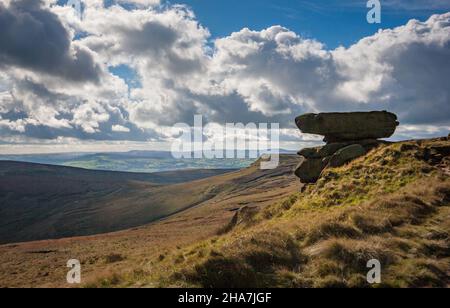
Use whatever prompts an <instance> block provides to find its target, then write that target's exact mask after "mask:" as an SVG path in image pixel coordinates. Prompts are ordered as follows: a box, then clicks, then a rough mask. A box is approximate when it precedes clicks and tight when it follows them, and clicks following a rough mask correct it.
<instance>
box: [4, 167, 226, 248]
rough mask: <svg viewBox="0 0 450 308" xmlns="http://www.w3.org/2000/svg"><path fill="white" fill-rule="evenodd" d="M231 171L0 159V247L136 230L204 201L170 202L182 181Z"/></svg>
mask: <svg viewBox="0 0 450 308" xmlns="http://www.w3.org/2000/svg"><path fill="white" fill-rule="evenodd" d="M231 171H233V170H184V171H173V172H163V173H153V174H144V173H124V172H107V171H91V170H84V169H77V168H69V167H59V166H51V165H39V164H30V163H22V162H4V161H2V162H0V243H11V242H21V241H30V240H40V239H50V238H62V237H68V236H77V235H90V234H97V233H104V232H111V231H117V230H121V229H125V228H130V227H136V226H140V225H143V224H146V223H149V222H152V221H154V220H156V219H159V218H162V217H165V216H168V215H171V214H173V213H175V212H177V211H179V210H181V209H184V208H186V207H189V206H192V205H193V204H195V203H197V202H199V201H202V200H203V199H205V198H207V196H205V195H203V194H201V193H195V194H192V196H193V197H187V198H185V200H186V203H185V204H179V203H177V202H176V201H173V200H175V199H176V198H177V197H178V196H179V193H180V194H184V193H186V194H189V193H192V190H191V188H190V187H186V186H183V183H187V182H190V181H193V180H198V179H202V178H207V177H212V176H216V175H220V174H224V173H228V172H231ZM177 183H182V184H181V187H178V188H176V191H175V192H173V189H172V188H165V187H168V186H169V185H174V184H177ZM174 189H175V188H174ZM177 191H178V192H179V193H177ZM196 192H197V191H196ZM166 195H167V196H168V197H167V198H166V197H165V196H166Z"/></svg>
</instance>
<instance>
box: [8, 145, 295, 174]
mask: <svg viewBox="0 0 450 308" xmlns="http://www.w3.org/2000/svg"><path fill="white" fill-rule="evenodd" d="M280 153H281V154H293V152H289V151H287V150H280ZM185 154H186V157H188V156H189V155H187V154H190V155H193V153H185ZM237 154H239V155H240V156H239V157H245V158H227V159H188V158H185V159H174V158H173V156H172V153H171V152H166V151H129V152H116V153H61V154H26V155H0V161H2V160H3V161H21V162H29V163H38V164H49V165H59V166H68V167H77V168H85V169H91V170H107V171H121V172H143V173H153V172H163V171H173V170H184V169H241V168H246V167H248V166H250V165H251V164H252V163H253V162H254V161H255V158H252V157H250V155H249V151H237V152H236V155H235V157H238V156H237Z"/></svg>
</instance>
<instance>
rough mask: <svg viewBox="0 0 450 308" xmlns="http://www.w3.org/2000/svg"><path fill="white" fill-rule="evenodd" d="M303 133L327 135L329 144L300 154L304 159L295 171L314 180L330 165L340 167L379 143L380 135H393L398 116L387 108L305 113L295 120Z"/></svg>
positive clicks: (304, 179) (311, 181)
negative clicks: (385, 109) (364, 110)
mask: <svg viewBox="0 0 450 308" xmlns="http://www.w3.org/2000/svg"><path fill="white" fill-rule="evenodd" d="M295 122H296V124H297V126H298V127H299V128H300V130H301V131H302V132H303V133H310V134H318V135H323V136H325V139H324V141H325V142H327V145H325V146H323V147H318V148H307V149H303V150H301V151H300V152H299V153H298V154H299V155H300V156H302V157H303V161H302V162H301V163H300V164H299V165H298V167H297V169H296V170H295V174H296V176H297V177H299V178H300V180H301V181H302V183H315V182H316V181H317V180H318V179H319V177H320V174H321V173H322V171H323V170H324V169H325V168H326V167H327V166H330V167H339V166H342V165H344V164H346V163H348V162H349V161H351V160H353V159H356V158H358V157H360V156H363V155H365V154H366V153H367V151H369V150H370V149H372V148H374V147H375V146H377V145H378V144H379V143H380V141H378V140H377V139H379V138H388V137H390V136H392V134H393V133H394V132H395V129H396V127H397V126H398V124H399V123H398V121H397V116H396V115H395V114H393V113H389V112H387V111H373V112H351V113H321V114H305V115H302V116H299V117H297V118H296V120H295Z"/></svg>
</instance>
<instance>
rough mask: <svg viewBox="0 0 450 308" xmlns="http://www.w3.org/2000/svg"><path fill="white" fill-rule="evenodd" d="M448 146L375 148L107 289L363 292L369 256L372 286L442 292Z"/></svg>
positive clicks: (449, 228)
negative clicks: (374, 262) (376, 274)
mask: <svg viewBox="0 0 450 308" xmlns="http://www.w3.org/2000/svg"><path fill="white" fill-rule="evenodd" d="M449 149H450V142H449V141H444V140H432V141H424V142H404V143H398V144H392V145H383V146H380V147H379V148H378V149H375V150H373V151H372V152H371V153H369V154H368V155H367V156H366V157H364V158H361V159H359V160H356V161H354V162H352V163H351V164H349V165H347V166H345V167H342V168H338V169H331V170H328V171H327V172H326V173H325V175H324V177H323V178H322V179H321V180H320V181H319V182H318V183H317V184H316V185H312V186H309V187H307V188H306V190H305V191H304V192H303V193H296V194H292V195H290V196H289V197H287V198H286V199H285V200H284V201H283V202H278V203H275V204H273V205H271V206H268V207H266V208H264V209H262V210H260V211H254V212H252V213H250V214H248V213H247V214H244V213H243V214H242V217H241V219H238V220H237V221H238V223H237V224H235V225H234V226H233V228H232V229H231V231H229V233H227V234H225V235H221V236H216V237H212V238H209V239H207V240H205V241H202V242H198V243H195V244H193V245H191V246H189V247H186V248H184V249H181V250H179V251H176V252H172V253H170V254H169V255H164V256H161V257H160V258H159V259H157V260H152V261H150V263H151V271H148V272H145V273H144V274H143V275H141V276H138V277H136V276H135V275H126V274H122V276H115V279H114V280H111V281H109V283H110V284H109V285H111V284H112V285H114V284H117V285H124V284H125V285H126V284H130V283H134V284H138V285H150V286H201V287H368V286H369V285H368V284H367V282H366V278H365V276H366V273H367V271H368V269H367V268H366V264H367V261H368V260H370V259H373V258H376V259H378V260H380V261H381V263H382V284H381V286H386V287H446V286H449V285H450V280H449V277H450V237H449V234H450V179H449V170H450V159H449V154H450V153H449ZM94 286H98V284H94Z"/></svg>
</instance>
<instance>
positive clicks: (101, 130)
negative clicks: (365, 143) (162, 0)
mask: <svg viewBox="0 0 450 308" xmlns="http://www.w3.org/2000/svg"><path fill="white" fill-rule="evenodd" d="M21 1H26V0H21ZM124 2H128V3H133V4H137V6H136V7H135V9H133V10H126V9H125V8H124V7H122V6H120V5H112V6H109V7H104V4H103V1H100V0H93V1H88V2H86V7H85V11H84V18H83V19H82V20H79V19H78V18H76V16H75V15H74V14H73V10H72V9H71V8H69V7H62V6H58V5H56V2H55V1H52V0H49V1H46V2H45V3H46V5H47V9H45V10H50V11H48V12H47V13H46V14H47V15H48V14H50V13H49V12H52V13H51V14H54V16H57V17H58V18H57V19H54V16H53V17H52V20H53V21H52V22H53V24H55V25H56V26H55V27H56V28H58V29H65V31H66V35H67V37H68V38H69V39H70V41H69V42H68V44H69V45H68V46H69V47H68V49H67V50H70V51H71V54H72V55H75V56H76V55H77V53H76V50H80V51H82V53H83V54H84V55H87V56H88V57H89V58H90V59H91V60H92V61H91V62H87V63H91V64H93V65H94V66H93V67H95V68H96V69H97V70H95V72H97V73H98V74H96V78H95V79H96V80H92V79H90V78H86V79H83V78H82V79H80V78H75V79H76V82H74V77H77V76H78V77H79V76H85V77H86V76H87V77H89V76H91V75H90V74H87V75H85V74H82V73H81V72H79V71H76V70H75V71H74V72H73V71H67V70H63V71H61V70H59V71H56V73H55V72H53V73H43V72H42V69H43V68H46V66H45V65H44V66H42V65H40V66H39V67H38V68H36V66H35V65H34V66H33V65H28V64H27V63H28V62H23V61H19V60H14V61H12V60H11V57H10V58H8V59H7V60H5V58H2V57H1V56H0V66H2V67H3V69H2V71H3V72H0V116H1V118H0V136H3V137H5V138H6V137H7V138H12V136H15V135H17V134H19V135H23V136H27V137H30V138H37V139H39V138H40V139H42V140H45V139H53V140H56V139H57V138H78V139H80V140H83V139H95V140H116V139H121V140H122V139H128V140H139V141H145V140H157V139H158V138H159V139H164V140H167V138H170V137H171V136H170V134H168V133H167V132H168V131H169V128H170V126H171V125H173V124H175V123H177V122H187V123H191V122H192V121H193V116H194V114H198V113H199V114H202V115H203V116H204V118H205V120H206V121H209V122H218V123H222V124H223V123H225V122H243V123H247V122H279V123H280V124H281V126H282V127H283V129H284V131H283V134H282V138H284V140H289V141H292V140H293V139H294V138H303V139H304V141H305V142H306V141H307V142H315V141H316V140H315V139H314V138H315V137H313V139H312V140H307V138H308V137H300V136H295V134H293V133H292V130H294V131H295V128H294V129H293V126H294V123H293V119H294V118H295V116H297V115H298V114H300V113H303V112H318V111H347V110H371V109H387V110H391V111H394V112H396V113H397V114H398V115H399V116H400V121H401V122H402V123H403V124H405V125H409V126H403V128H401V129H400V130H399V133H398V136H401V137H406V136H409V137H413V136H420V135H421V134H420V132H419V129H421V128H424V127H427V128H429V127H436V128H438V129H437V130H435V131H432V132H431V133H430V134H431V135H433V134H438V133H441V132H443V131H444V130H445V127H448V126H450V117H449V115H450V88H449V87H448V85H447V82H448V79H449V77H450V61H448V59H450V13H448V14H444V15H435V16H432V17H431V18H430V19H429V20H427V21H425V22H420V21H416V20H412V21H410V22H409V23H407V24H406V25H404V26H402V27H398V28H395V29H387V30H383V31H380V32H379V33H377V34H375V35H373V36H370V37H367V38H364V39H362V40H361V41H359V42H357V43H356V44H354V45H353V46H350V47H349V48H343V47H341V48H338V49H336V50H328V49H326V48H325V46H324V45H323V44H321V43H320V42H318V41H316V40H311V39H304V38H302V37H301V36H299V35H298V34H296V33H294V32H292V31H290V30H288V29H286V28H284V27H281V26H273V27H270V28H268V29H265V30H262V31H251V30H249V29H242V30H241V31H238V32H236V33H233V34H230V35H229V36H227V37H223V38H219V39H217V40H215V41H214V42H212V46H211V45H210V44H208V40H209V39H210V34H209V31H208V30H207V29H206V28H205V27H202V26H201V25H200V24H199V23H198V21H197V20H196V18H195V15H194V13H193V12H192V11H190V10H189V9H187V8H185V7H183V6H177V5H172V6H167V7H164V8H161V7H157V5H158V1H153V0H150V1H138V0H135V1H131V0H130V1H116V3H124ZM49 16H50V15H49ZM58 20H59V22H60V23H61V25H62V26H63V28H61V27H60V25H59V24H58ZM13 58H14V57H13ZM42 59H45V57H43V58H42ZM42 59H41V58H39V59H38V60H42ZM75 59H78V60H79V58H77V57H75ZM66 60H67V59H66ZM66 60H65V61H66ZM72 60H73V59H72ZM78 60H77V61H78ZM62 63H67V62H64V61H63V62H62ZM68 63H72V62H70V61H69V62H68ZM75 63H76V62H75ZM44 64H45V61H44ZM120 65H125V66H127V67H129V68H130V69H131V70H133V71H134V72H135V75H136V76H135V77H136V78H137V79H139V80H138V82H137V83H136V85H134V86H129V85H128V84H127V83H126V82H125V80H123V79H121V78H120V77H118V76H115V75H113V74H111V73H110V72H109V71H108V67H117V66H120ZM89 67H90V66H89ZM68 68H69V69H74V66H73V65H72V64H70V65H68ZM68 72H70V74H69V73H68ZM406 127H415V128H417V129H415V130H408V129H406ZM427 131H430V130H427Z"/></svg>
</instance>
